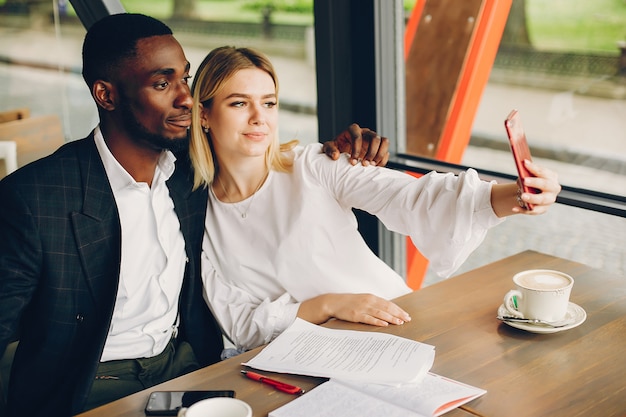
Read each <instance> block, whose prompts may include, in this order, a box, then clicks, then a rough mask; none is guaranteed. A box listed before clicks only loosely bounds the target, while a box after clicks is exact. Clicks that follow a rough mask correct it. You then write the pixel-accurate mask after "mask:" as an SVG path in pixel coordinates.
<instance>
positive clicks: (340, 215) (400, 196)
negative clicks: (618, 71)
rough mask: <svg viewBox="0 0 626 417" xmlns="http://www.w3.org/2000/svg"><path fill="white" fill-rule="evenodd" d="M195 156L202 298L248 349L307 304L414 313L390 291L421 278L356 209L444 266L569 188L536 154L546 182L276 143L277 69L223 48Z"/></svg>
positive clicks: (357, 314) (363, 312)
mask: <svg viewBox="0 0 626 417" xmlns="http://www.w3.org/2000/svg"><path fill="white" fill-rule="evenodd" d="M192 93H193V97H194V103H195V107H194V109H193V122H192V126H193V128H192V135H191V136H192V138H191V145H190V146H191V149H190V154H191V160H192V163H193V165H194V169H195V186H196V187H209V190H210V192H209V202H208V210H207V215H206V222H205V234H204V240H203V253H202V275H203V282H204V285H205V298H206V300H207V302H208V303H209V305H210V306H211V308H212V309H213V311H214V314H215V316H216V318H217V319H218V321H219V322H220V324H221V326H222V328H223V330H224V331H225V333H226V334H227V336H228V337H229V338H230V339H231V340H232V341H233V342H234V343H235V345H236V346H237V348H238V349H240V350H245V349H250V348H253V347H255V346H258V345H261V344H264V343H267V342H269V341H271V340H272V339H273V338H274V337H275V336H277V335H278V334H279V333H280V332H282V331H283V330H284V329H285V328H286V327H288V326H289V325H290V324H291V323H292V322H293V320H294V319H295V317H296V316H298V317H301V318H302V319H305V320H308V321H310V322H313V323H322V322H325V321H327V320H328V319H330V318H333V317H334V318H339V319H343V320H348V321H354V322H362V323H367V324H371V325H377V326H386V325H389V324H394V325H400V324H403V323H404V322H406V321H408V320H410V317H409V316H408V314H407V313H406V312H405V311H404V310H402V309H401V308H399V307H398V306H397V305H396V304H394V303H393V302H391V301H388V300H390V299H392V298H394V297H397V296H400V295H403V294H406V293H408V292H410V291H411V289H410V288H409V287H408V286H407V285H406V284H405V281H404V279H403V278H402V277H401V276H399V275H398V274H397V273H396V272H395V271H393V270H392V269H391V268H390V267H388V266H387V265H386V264H385V263H384V262H382V261H381V260H380V259H379V258H378V257H377V256H376V255H375V254H374V253H372V252H371V251H370V250H369V248H368V247H367V245H366V243H365V242H364V241H363V239H362V237H361V235H360V234H359V232H358V230H357V222H356V219H355V217H354V215H353V212H352V208H358V209H362V210H365V211H367V212H369V213H371V214H373V215H376V216H377V217H378V218H379V219H380V220H381V221H382V223H383V224H384V225H385V226H386V227H387V228H389V229H390V230H393V231H395V232H399V233H403V234H406V235H409V236H411V238H412V240H413V242H414V243H415V245H416V246H417V248H418V249H419V250H420V251H421V252H422V253H423V254H424V255H425V256H426V257H427V258H429V260H430V262H431V264H430V265H431V267H433V268H435V270H437V271H438V272H439V273H440V274H441V275H443V276H448V275H450V274H451V273H452V272H454V271H455V270H456V269H457V268H458V267H459V266H460V265H461V263H462V262H463V261H464V260H465V259H466V258H467V256H468V255H469V254H470V253H471V252H472V251H473V250H474V249H475V248H476V247H477V246H478V245H479V244H480V243H481V242H482V240H483V238H484V236H485V234H486V232H487V230H488V229H489V228H491V227H492V226H495V225H497V224H498V223H500V222H501V221H502V219H501V218H502V217H504V216H508V215H511V214H517V213H523V214H539V213H542V212H545V211H546V210H547V208H548V207H549V206H550V205H551V204H552V203H553V202H554V201H555V199H556V195H557V194H558V192H559V191H560V185H559V183H558V181H557V179H556V175H555V174H554V173H552V172H551V171H549V170H546V169H543V168H540V167H538V166H536V165H535V164H531V163H528V164H527V167H528V169H529V170H530V171H531V172H532V173H533V174H535V175H536V176H537V177H536V178H532V179H530V180H528V182H527V184H528V185H529V186H532V187H535V188H538V189H540V190H541V191H542V192H541V193H540V194H532V195H526V194H523V195H522V198H523V199H524V200H525V201H527V202H530V203H533V204H534V209H533V210H532V211H525V210H522V209H521V208H520V206H519V204H518V201H517V192H518V186H517V184H516V183H511V184H502V185H500V184H492V183H489V182H485V181H482V180H480V179H479V178H478V176H477V174H476V172H475V171H474V170H471V169H470V170H468V171H467V172H463V173H461V174H460V175H458V176H455V175H452V174H439V173H435V172H432V173H430V174H428V175H426V176H423V177H422V178H419V179H416V178H414V177H412V176H409V175H407V174H404V173H402V172H399V171H395V170H391V169H386V168H380V167H375V166H362V165H360V164H357V165H353V164H351V163H350V161H349V160H348V158H347V157H346V158H340V159H339V160H338V161H332V160H330V159H329V158H327V157H326V156H325V155H324V154H322V153H321V145H318V144H315V145H310V146H307V147H301V146H297V142H295V141H292V142H289V143H286V144H283V145H281V144H280V143H279V141H278V137H277V131H278V80H277V78H276V73H275V71H274V68H273V67H272V65H271V63H270V62H269V60H268V59H267V58H266V57H265V56H264V55H263V54H261V53H259V52H256V51H254V50H251V49H247V48H233V47H221V48H217V49H215V50H213V51H212V52H211V53H209V55H208V56H207V57H206V58H205V60H204V61H203V62H202V64H201V65H200V67H199V69H198V72H197V75H196V79H195V81H194V84H193V86H192Z"/></svg>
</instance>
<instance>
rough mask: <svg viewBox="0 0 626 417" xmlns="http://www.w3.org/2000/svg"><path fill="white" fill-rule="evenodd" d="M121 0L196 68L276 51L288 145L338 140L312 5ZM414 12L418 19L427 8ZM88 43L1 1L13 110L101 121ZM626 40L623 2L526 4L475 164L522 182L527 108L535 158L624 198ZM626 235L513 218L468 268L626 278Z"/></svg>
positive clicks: (57, 12) (60, 11)
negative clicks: (248, 52) (234, 55)
mask: <svg viewBox="0 0 626 417" xmlns="http://www.w3.org/2000/svg"><path fill="white" fill-rule="evenodd" d="M430 1H434V0H430ZM121 3H122V4H123V6H124V7H125V9H126V10H127V11H130V12H141V13H146V14H150V15H153V16H155V17H157V18H161V19H163V20H165V21H166V22H168V23H169V24H170V26H171V27H172V28H173V29H174V32H175V34H176V36H177V38H178V39H179V40H180V41H181V43H182V45H183V47H184V49H185V52H186V54H187V57H188V59H189V60H190V61H191V63H192V70H193V69H195V68H196V66H197V65H198V64H199V63H200V61H201V60H202V58H203V57H204V55H205V54H206V53H207V52H208V51H209V50H210V49H211V48H213V47H216V46H219V45H224V44H231V45H235V46H254V47H257V48H259V49H261V50H263V51H265V52H266V53H267V54H268V55H269V56H270V58H271V59H272V61H273V62H274V64H275V66H276V68H277V71H278V74H279V79H280V96H281V115H280V117H281V131H280V135H281V139H282V140H288V139H292V138H298V139H300V140H301V142H303V143H309V142H316V141H318V140H320V139H321V140H326V139H329V138H327V137H325V138H319V137H318V119H317V111H318V109H317V108H316V106H317V85H316V62H315V61H316V59H315V46H314V36H313V23H314V17H313V0H282V1H278V0H276V1H270V0H268V1H252V0H228V1H224V0H221V1H220V0H213V1H208V0H150V1H145V0H122V1H121ZM390 3H391V2H390ZM404 3H405V5H406V9H407V16H408V15H409V14H410V10H411V8H412V7H413V5H414V4H415V3H416V0H413V1H411V0H407V1H405V2H404ZM383 4H384V3H383ZM379 30H383V31H384V30H385V28H380V29H379ZM84 33H85V30H84V28H83V26H82V24H81V22H80V21H79V19H78V18H77V17H76V15H75V12H74V10H73V9H72V7H71V4H70V3H69V2H68V1H67V0H50V1H47V0H40V1H35V0H0V80H1V83H0V111H3V110H7V109H10V108H15V107H28V108H29V109H30V111H31V115H45V114H57V115H58V116H59V118H60V119H61V120H62V122H63V127H64V130H65V136H66V139H67V140H73V139H77V138H81V137H84V136H86V135H87V134H88V133H89V132H90V131H91V129H93V127H94V126H95V125H96V123H97V113H96V109H95V105H94V104H93V102H92V100H91V97H90V94H89V91H88V89H87V87H86V86H85V84H84V82H83V81H82V78H81V76H80V65H81V64H80V61H81V56H80V53H81V52H80V50H81V44H82V39H83V36H84ZM625 42H626V3H624V2H623V1H615V0H597V1H593V2H591V1H588V0H513V8H512V11H511V14H510V17H509V22H508V24H507V28H506V31H505V36H504V38H503V41H502V44H501V46H500V49H499V51H498V55H497V57H496V60H495V64H494V66H493V69H492V70H491V74H490V79H489V82H488V84H487V86H486V88H485V90H484V93H483V96H482V99H481V102H480V106H479V107H478V109H477V113H476V117H475V120H474V124H473V128H472V138H471V141H470V144H469V146H468V148H467V149H466V151H465V153H464V156H463V161H462V164H463V165H468V166H473V167H477V168H480V169H485V170H489V171H498V172H503V173H508V174H514V166H513V164H512V159H511V156H510V153H509V152H508V150H507V144H506V134H505V131H504V126H503V120H504V117H505V116H506V115H507V113H508V111H509V110H511V109H512V108H517V109H518V110H519V111H520V113H521V115H522V118H523V123H524V126H525V128H526V132H527V136H528V141H529V143H530V145H531V147H532V151H533V154H534V156H535V157H536V159H537V160H538V161H540V162H541V163H542V164H543V165H545V166H547V167H549V168H551V169H553V170H555V171H557V172H558V173H559V174H560V178H561V181H562V183H563V184H564V185H567V186H572V187H578V188H584V189H590V190H594V191H600V192H603V193H609V194H615V195H618V196H624V195H625V194H626V133H625V132H626V118H625V117H624V115H625V114H626V45H625ZM323 53H324V51H322V54H323ZM442 53H445V51H442ZM318 56H320V55H318ZM321 56H323V55H321ZM424 65H427V63H424ZM382 133H383V134H384V133H385V132H382ZM625 239H626V219H624V218H620V217H618V216H613V215H606V214H601V213H596V212H593V211H590V210H586V209H580V208H575V207H569V206H566V205H558V206H556V207H554V210H551V212H550V213H549V214H547V215H545V216H541V217H538V218H532V219H529V218H526V217H523V216H517V217H516V218H515V219H510V220H508V221H507V222H505V224H503V225H501V226H499V227H498V228H497V229H495V230H493V231H492V232H491V233H490V234H489V237H488V240H487V241H486V242H485V244H484V245H483V246H482V247H481V248H479V250H477V251H476V253H475V254H474V255H472V257H471V258H470V259H469V260H468V262H467V263H466V265H464V266H463V268H464V269H468V268H473V267H476V266H480V265H482V264H484V263H487V262H490V261H492V260H495V259H499V258H501V257H503V256H506V255H508V254H512V253H515V252H518V251H520V250H523V249H527V248H530V249H536V250H539V251H543V252H547V253H551V254H555V255H557V256H563V257H566V258H570V259H573V260H578V261H580V262H584V263H588V264H590V265H592V266H597V267H600V268H605V269H607V270H611V271H614V272H617V273H620V274H622V275H624V274H626V254H625V251H624V249H623V248H624V247H626V241H625ZM437 279H438V278H437V277H434V276H431V275H429V277H428V278H427V281H426V282H427V283H430V282H434V281H436V280H437Z"/></svg>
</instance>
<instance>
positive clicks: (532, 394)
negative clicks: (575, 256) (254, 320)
mask: <svg viewBox="0 0 626 417" xmlns="http://www.w3.org/2000/svg"><path fill="white" fill-rule="evenodd" d="M535 268H545V269H555V270H559V271H563V272H565V273H568V274H570V275H571V276H573V277H574V280H575V283H574V287H573V289H572V295H571V301H572V302H574V303H576V304H578V305H579V306H581V307H583V308H584V309H585V311H586V312H587V319H586V321H585V322H584V323H583V324H582V325H580V326H578V327H576V328H573V329H569V330H566V331H562V332H558V333H552V334H535V333H529V332H526V331H523V330H518V329H515V328H512V327H510V326H508V325H506V324H504V323H501V322H499V321H498V320H497V319H496V312H497V309H498V307H499V306H500V305H501V303H502V298H503V296H504V294H505V293H506V291H508V290H509V289H511V288H512V285H513V284H512V281H511V278H512V276H513V275H514V274H515V273H516V272H519V271H522V270H525V269H535ZM397 303H398V304H399V305H400V306H402V307H403V308H404V309H406V310H407V311H408V312H409V313H410V314H411V317H412V321H411V322H410V323H407V324H405V325H403V326H390V327H388V328H374V327H370V326H366V325H358V324H353V323H345V322H341V321H332V322H330V323H328V326H329V327H334V328H342V329H356V330H366V331H385V332H389V333H393V334H396V335H398V336H402V337H407V338H411V339H414V340H418V341H421V342H424V343H428V344H432V345H434V346H435V347H436V356H435V363H434V366H433V368H432V370H433V372H435V373H438V374H440V375H444V376H447V377H451V378H454V379H456V380H459V381H461V382H465V383H468V384H471V385H474V386H477V387H480V388H483V389H486V390H487V394H485V395H484V396H482V397H480V398H478V399H476V400H474V401H472V402H470V403H468V404H466V405H465V406H462V407H461V409H457V410H454V411H452V412H450V413H448V414H446V416H459V417H460V416H470V415H472V414H475V415H479V416H496V417H499V416H511V415H515V416H521V417H523V416H529V417H531V416H532V417H538V416H568V417H572V416H596V415H598V416H600V415H601V416H603V417H605V416H624V415H626V351H625V349H624V346H626V277H619V276H616V275H611V274H607V273H604V272H602V271H600V270H597V269H594V268H591V267H589V266H586V265H582V264H579V263H576V262H572V261H568V260H565V259H560V258H556V257H553V256H549V255H544V254H541V253H537V252H533V251H526V252H523V253H520V254H518V255H515V256H512V257H509V258H506V259H503V260H501V261H498V262H494V263H492V264H489V265H487V266H484V267H482V268H478V269H475V270H473V271H470V272H467V273H465V274H462V275H459V276H457V277H454V278H451V279H448V280H445V281H442V282H440V283H437V284H435V285H432V286H429V287H427V288H424V289H422V290H420V291H417V292H415V293H412V294H408V295H406V296H404V297H401V298H399V299H397ZM257 352H258V350H253V351H251V352H247V353H245V354H243V355H241V356H238V357H235V358H231V359H229V360H226V361H223V362H221V363H218V364H216V365H213V366H210V367H207V368H204V369H201V370H198V371H196V372H193V373H191V374H189V375H185V376H183V377H180V378H177V379H174V380H172V381H168V382H166V383H164V384H161V385H159V386H156V387H153V388H150V389H148V390H145V391H142V392H139V393H137V394H134V395H131V396H128V397H125V398H122V399H120V400H118V401H115V402H112V403H110V404H107V405H104V406H102V407H99V408H96V409H94V410H91V411H88V412H86V413H83V414H81V415H80V416H81V417H91V416H107V417H115V416H120V417H121V416H129V417H142V416H144V412H143V409H144V407H145V404H146V401H147V398H148V394H149V392H151V391H156V390H193V389H209V390H210V389H234V390H235V391H236V392H237V394H236V395H237V398H240V399H242V400H244V401H246V402H248V403H249V404H250V405H251V406H252V408H253V410H254V416H266V415H267V413H268V412H269V411H271V410H273V409H275V408H277V407H279V406H280V405H282V404H285V403H287V402H289V401H290V400H292V399H293V398H294V397H293V396H290V395H288V394H284V393H281V392H278V391H275V390H273V389H271V388H269V387H267V386H265V385H263V384H260V383H258V382H254V381H250V380H247V379H245V378H243V377H242V376H241V375H240V373H239V371H240V370H241V369H243V367H242V366H241V365H240V362H243V361H245V360H247V359H249V358H251V357H252V356H254V355H255V354H256V353H257ZM268 374H270V375H271V373H268ZM280 379H281V380H284V381H285V382H288V383H293V384H297V385H300V386H302V387H303V388H305V389H307V390H308V389H311V388H313V387H315V386H316V385H317V384H319V383H321V382H322V381H323V379H319V378H310V377H304V376H293V375H292V376H290V375H280ZM305 395H306V394H305Z"/></svg>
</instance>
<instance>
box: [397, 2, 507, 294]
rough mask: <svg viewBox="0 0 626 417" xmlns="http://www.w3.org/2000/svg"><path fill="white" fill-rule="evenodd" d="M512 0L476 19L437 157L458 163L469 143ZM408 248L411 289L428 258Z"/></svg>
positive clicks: (409, 38) (414, 16) (409, 34)
mask: <svg viewBox="0 0 626 417" xmlns="http://www.w3.org/2000/svg"><path fill="white" fill-rule="evenodd" d="M426 1H428V0H418V1H417V2H416V4H415V7H414V8H413V11H412V12H411V16H410V18H409V21H408V22H407V27H406V31H405V36H404V57H405V59H406V58H407V57H408V53H409V51H410V49H411V45H412V43H413V39H414V37H415V33H416V32H417V27H418V24H419V22H420V20H421V15H422V11H423V10H424V5H425V4H426ZM512 1H513V0H485V1H483V3H482V5H481V10H480V12H479V14H478V16H477V18H476V22H475V30H474V32H473V34H472V38H471V40H470V44H469V47H468V51H467V55H466V58H465V62H464V64H463V68H462V70H461V74H460V77H459V85H458V87H457V90H456V91H455V94H454V96H453V99H452V103H451V106H450V110H449V116H448V120H447V122H446V125H445V128H444V130H443V132H442V136H441V138H440V141H439V148H438V150H437V154H436V156H435V158H436V159H438V160H442V161H446V162H453V163H460V162H461V160H462V158H463V153H464V152H465V149H466V148H467V145H468V144H469V141H470V138H471V132H472V125H473V123H474V118H475V117H476V112H477V111H478V105H479V104H480V99H481V97H482V93H483V91H484V89H485V86H486V85H487V81H488V80H489V74H490V72H491V68H492V66H493V62H494V60H495V57H496V53H497V51H498V47H499V45H500V39H501V38H502V33H503V31H504V26H505V25H506V21H507V19H508V16H509V10H510V8H511V3H512ZM406 242H407V247H406V254H407V263H406V268H407V277H406V279H407V284H408V285H409V287H411V288H412V289H414V290H418V289H420V288H421V287H422V284H423V281H424V276H425V275H426V271H427V269H428V260H427V259H426V258H425V257H424V256H423V255H422V254H421V253H420V252H419V251H418V250H417V249H416V248H415V246H414V245H413V243H412V242H411V240H410V238H407V239H406Z"/></svg>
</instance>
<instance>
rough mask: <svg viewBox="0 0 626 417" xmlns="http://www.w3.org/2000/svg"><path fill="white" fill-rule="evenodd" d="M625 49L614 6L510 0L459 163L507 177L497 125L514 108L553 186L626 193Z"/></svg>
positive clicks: (622, 15)
mask: <svg viewBox="0 0 626 417" xmlns="http://www.w3.org/2000/svg"><path fill="white" fill-rule="evenodd" d="M625 41H626V4H624V3H623V2H612V1H594V2H589V1H584V0H515V1H514V2H513V7H512V9H511V13H510V15H509V19H508V22H507V26H506V29H505V32H504V36H503V38H502V42H501V44H500V49H499V51H498V55H497V57H496V60H495V64H494V66H493V69H492V71H491V75H490V79H489V83H488V85H487V87H486V89H485V92H484V94H483V97H482V101H481V104H480V107H479V109H478V113H477V115H476V118H475V121H474V125H473V134H472V140H471V142H470V145H471V146H470V148H469V149H468V151H467V153H466V155H465V157H464V160H463V163H464V164H466V165H473V166H477V167H481V168H485V169H491V170H497V171H500V172H507V173H511V174H513V173H514V169H513V165H512V164H511V163H510V162H511V161H510V156H509V155H507V152H508V148H507V147H506V143H505V142H504V141H505V140H506V134H505V131H504V127H503V120H504V118H505V117H506V115H507V113H508V111H509V110H512V109H513V108H516V109H518V110H519V111H520V115H521V117H522V122H523V125H524V127H525V130H526V136H527V139H528V142H529V145H530V146H531V150H532V152H533V156H534V158H536V159H537V160H538V161H539V162H541V163H542V164H543V165H545V166H547V167H550V168H551V169H553V170H555V171H557V172H558V173H559V174H560V179H561V182H562V183H563V184H565V185H569V186H574V187H579V188H588V189H593V190H597V191H603V192H607V193H612V194H618V195H624V194H626V185H625V184H626V140H625V138H626V136H625V133H624V132H626V118H624V114H626V60H625V58H626V48H625V47H624V42H625ZM503 142H504V143H503ZM487 148H488V149H491V150H498V149H502V153H498V152H492V153H489V154H487V153H486V152H485V149H487Z"/></svg>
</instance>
